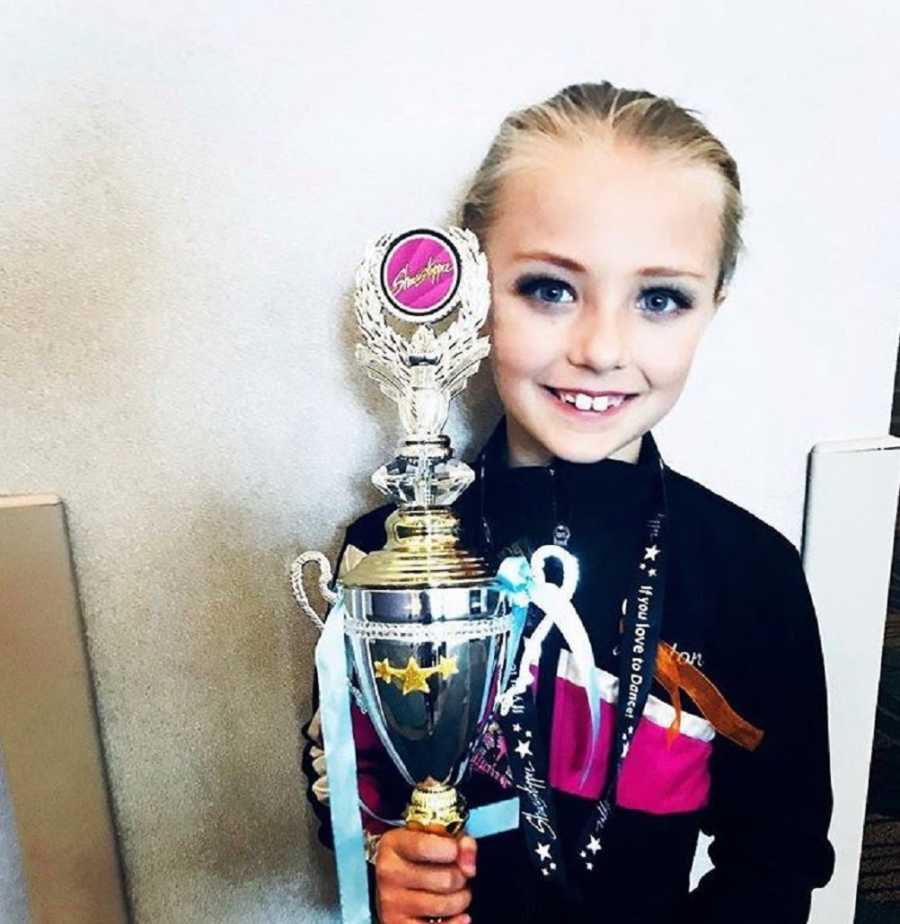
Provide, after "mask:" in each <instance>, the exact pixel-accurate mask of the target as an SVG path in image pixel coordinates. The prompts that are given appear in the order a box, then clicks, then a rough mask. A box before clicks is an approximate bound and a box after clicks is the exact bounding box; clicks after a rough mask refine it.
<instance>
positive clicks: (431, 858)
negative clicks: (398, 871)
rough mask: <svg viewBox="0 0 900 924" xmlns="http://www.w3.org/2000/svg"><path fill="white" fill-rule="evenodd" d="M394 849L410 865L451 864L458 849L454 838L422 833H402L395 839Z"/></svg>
mask: <svg viewBox="0 0 900 924" xmlns="http://www.w3.org/2000/svg"><path fill="white" fill-rule="evenodd" d="M394 849H395V850H396V852H397V853H399V854H400V856H401V857H403V859H404V860H409V861H410V862H411V863H453V862H455V860H456V855H457V853H458V850H459V847H458V844H457V841H456V838H453V837H441V836H440V835H439V834H426V833H425V832H424V831H404V832H403V836H402V837H397V838H396V840H395V843H394Z"/></svg>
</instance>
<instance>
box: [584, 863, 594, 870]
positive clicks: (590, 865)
mask: <svg viewBox="0 0 900 924" xmlns="http://www.w3.org/2000/svg"><path fill="white" fill-rule="evenodd" d="M584 865H585V866H586V867H587V868H588V869H593V868H594V864H593V863H585V864H584Z"/></svg>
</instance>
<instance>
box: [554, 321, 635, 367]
mask: <svg viewBox="0 0 900 924" xmlns="http://www.w3.org/2000/svg"><path fill="white" fill-rule="evenodd" d="M627 327H628V321H627V318H625V317H624V313H623V312H621V311H617V310H616V309H615V308H614V307H612V306H610V307H604V306H601V305H590V304H585V305H583V306H582V310H581V311H580V312H579V315H578V317H577V318H576V319H575V320H574V323H573V326H572V330H571V338H570V340H569V361H570V362H571V363H572V365H574V366H580V367H583V368H586V369H590V370H591V371H594V372H606V371H608V370H611V369H619V368H622V367H623V366H625V365H626V364H627V363H628V352H629V345H628V339H629V338H628V330H627Z"/></svg>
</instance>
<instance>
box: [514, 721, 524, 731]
mask: <svg viewBox="0 0 900 924" xmlns="http://www.w3.org/2000/svg"><path fill="white" fill-rule="evenodd" d="M513 731H514V732H520V731H522V726H521V725H519V723H518V722H516V724H515V725H513Z"/></svg>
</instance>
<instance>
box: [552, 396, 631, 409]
mask: <svg viewBox="0 0 900 924" xmlns="http://www.w3.org/2000/svg"><path fill="white" fill-rule="evenodd" d="M559 396H560V398H562V399H563V401H565V402H566V403H567V404H574V405H575V407H577V408H578V410H579V411H605V410H607V409H608V408H610V407H618V406H619V405H620V404H621V403H622V402H623V401H624V400H625V398H624V397H623V396H621V395H620V396H618V397H615V398H611V397H610V396H609V395H598V396H597V397H596V398H592V397H591V396H590V395H585V394H582V393H581V392H575V393H574V394H573V393H571V392H560V395H559Z"/></svg>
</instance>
